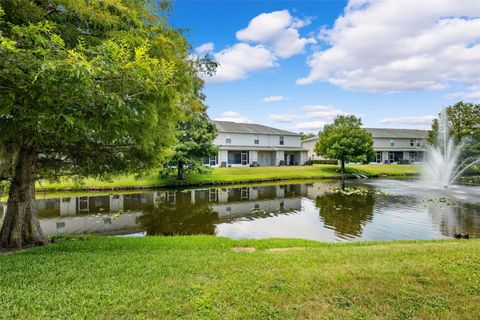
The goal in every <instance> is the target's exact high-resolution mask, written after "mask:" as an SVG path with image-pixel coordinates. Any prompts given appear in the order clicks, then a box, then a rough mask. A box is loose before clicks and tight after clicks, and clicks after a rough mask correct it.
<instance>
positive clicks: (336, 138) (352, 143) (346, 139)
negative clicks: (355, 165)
mask: <svg viewBox="0 0 480 320" xmlns="http://www.w3.org/2000/svg"><path fill="white" fill-rule="evenodd" d="M361 125H362V121H361V119H360V118H356V117H355V116H339V117H337V118H336V119H335V121H334V122H333V123H332V124H329V125H326V126H325V128H324V129H323V132H320V133H319V135H318V142H317V144H316V145H315V152H316V153H317V154H319V155H321V156H323V157H325V158H328V159H337V160H340V162H341V171H342V173H345V162H346V161H361V162H366V161H369V160H370V159H371V158H372V157H373V156H374V151H373V139H372V135H371V134H370V133H369V132H367V131H366V130H364V129H362V128H361Z"/></svg>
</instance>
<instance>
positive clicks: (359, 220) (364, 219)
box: [315, 193, 375, 238]
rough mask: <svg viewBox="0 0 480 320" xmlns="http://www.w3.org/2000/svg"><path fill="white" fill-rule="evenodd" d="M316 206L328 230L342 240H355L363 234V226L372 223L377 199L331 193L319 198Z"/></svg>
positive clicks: (369, 196) (370, 196)
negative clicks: (331, 230)
mask: <svg viewBox="0 0 480 320" xmlns="http://www.w3.org/2000/svg"><path fill="white" fill-rule="evenodd" d="M315 205H316V206H317V208H319V209H320V216H321V217H322V219H323V222H324V223H325V226H326V227H327V228H331V229H333V230H334V231H335V233H336V234H337V235H338V236H339V237H340V238H352V237H353V238H355V237H358V236H360V235H361V234H362V231H363V226H364V225H365V224H367V223H369V222H371V221H372V217H373V208H374V206H375V197H374V195H373V194H371V193H370V194H368V195H349V196H346V195H342V194H338V193H329V194H326V195H324V196H322V197H317V199H316V202H315Z"/></svg>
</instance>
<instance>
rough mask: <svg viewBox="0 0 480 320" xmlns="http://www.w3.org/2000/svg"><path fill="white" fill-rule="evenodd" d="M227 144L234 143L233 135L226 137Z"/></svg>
mask: <svg viewBox="0 0 480 320" xmlns="http://www.w3.org/2000/svg"><path fill="white" fill-rule="evenodd" d="M225 143H226V144H231V143H232V137H231V136H230V135H229V134H228V135H227V138H226V139H225Z"/></svg>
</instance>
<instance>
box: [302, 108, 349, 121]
mask: <svg viewBox="0 0 480 320" xmlns="http://www.w3.org/2000/svg"><path fill="white" fill-rule="evenodd" d="M303 110H305V111H306V115H307V117H308V118H311V119H313V118H314V119H320V120H324V121H329V120H333V119H335V118H336V117H338V116H340V115H347V114H348V113H346V112H344V111H342V110H340V109H337V108H334V107H332V106H324V105H308V106H304V107H303Z"/></svg>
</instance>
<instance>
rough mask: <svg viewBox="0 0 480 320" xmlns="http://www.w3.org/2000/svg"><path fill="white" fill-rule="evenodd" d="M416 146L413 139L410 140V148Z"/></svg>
mask: <svg viewBox="0 0 480 320" xmlns="http://www.w3.org/2000/svg"><path fill="white" fill-rule="evenodd" d="M414 145H415V143H414V141H413V139H411V140H410V147H413V146H414Z"/></svg>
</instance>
